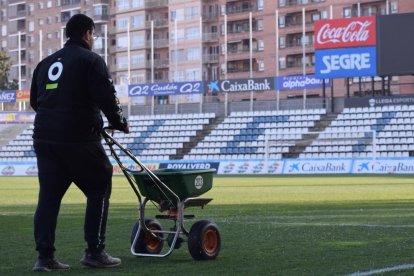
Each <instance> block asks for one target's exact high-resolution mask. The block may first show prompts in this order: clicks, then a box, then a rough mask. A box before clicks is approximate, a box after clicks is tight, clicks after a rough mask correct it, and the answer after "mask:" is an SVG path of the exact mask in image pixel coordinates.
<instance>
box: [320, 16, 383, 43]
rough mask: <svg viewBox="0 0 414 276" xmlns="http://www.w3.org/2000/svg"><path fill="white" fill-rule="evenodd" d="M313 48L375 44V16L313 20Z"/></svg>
mask: <svg viewBox="0 0 414 276" xmlns="http://www.w3.org/2000/svg"><path fill="white" fill-rule="evenodd" d="M314 27H315V49H328V48H346V47H360V46H373V45H376V17H375V16H364V17H357V18H342V19H335V20H319V21H316V22H315V25H314Z"/></svg>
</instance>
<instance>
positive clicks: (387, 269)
mask: <svg viewBox="0 0 414 276" xmlns="http://www.w3.org/2000/svg"><path fill="white" fill-rule="evenodd" d="M413 268H414V264H402V265H397V266H392V267H385V268H380V269H374V270H371V271H365V272H354V273H352V274H348V275H346V276H369V275H375V274H381V273H386V272H392V271H398V270H406V269H413Z"/></svg>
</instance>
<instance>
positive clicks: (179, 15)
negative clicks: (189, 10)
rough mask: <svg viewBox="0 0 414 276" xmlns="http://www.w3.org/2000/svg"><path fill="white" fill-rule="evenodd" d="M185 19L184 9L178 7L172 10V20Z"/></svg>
mask: <svg viewBox="0 0 414 276" xmlns="http://www.w3.org/2000/svg"><path fill="white" fill-rule="evenodd" d="M175 20H184V10H183V9H177V10H172V11H171V21H175Z"/></svg>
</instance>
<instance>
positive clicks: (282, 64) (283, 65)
mask: <svg viewBox="0 0 414 276" xmlns="http://www.w3.org/2000/svg"><path fill="white" fill-rule="evenodd" d="M279 68H280V69H285V68H286V58H285V57H281V58H279Z"/></svg>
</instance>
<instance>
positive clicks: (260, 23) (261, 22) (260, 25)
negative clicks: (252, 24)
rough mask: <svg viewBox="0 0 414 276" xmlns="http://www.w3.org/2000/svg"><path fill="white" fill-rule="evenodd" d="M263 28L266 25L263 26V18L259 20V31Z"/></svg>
mask: <svg viewBox="0 0 414 276" xmlns="http://www.w3.org/2000/svg"><path fill="white" fill-rule="evenodd" d="M263 28H264V26H263V19H259V20H257V30H258V31H263Z"/></svg>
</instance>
